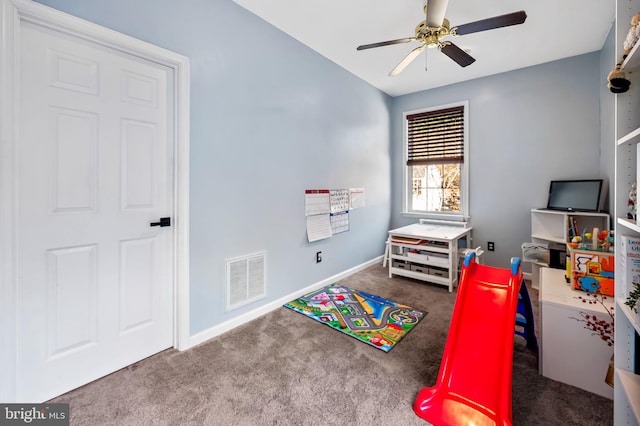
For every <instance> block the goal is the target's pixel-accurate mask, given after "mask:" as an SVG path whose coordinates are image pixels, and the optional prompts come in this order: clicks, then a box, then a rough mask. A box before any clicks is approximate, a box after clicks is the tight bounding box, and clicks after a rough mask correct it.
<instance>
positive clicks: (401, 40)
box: [356, 37, 416, 50]
mask: <svg viewBox="0 0 640 426" xmlns="http://www.w3.org/2000/svg"><path fill="white" fill-rule="evenodd" d="M415 39H416V38H415V37H407V38H399V39H397V40H388V41H379V42H378V43H371V44H363V45H361V46H358V47H357V48H356V50H364V49H372V48H374V47H382V46H391V45H392V44H400V43H409V42H410V41H414V40H415Z"/></svg>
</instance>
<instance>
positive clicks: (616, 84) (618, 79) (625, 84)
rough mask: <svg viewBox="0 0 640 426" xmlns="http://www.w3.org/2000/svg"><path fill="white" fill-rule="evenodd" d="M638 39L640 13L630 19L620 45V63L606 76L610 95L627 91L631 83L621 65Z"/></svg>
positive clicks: (639, 35)
mask: <svg viewBox="0 0 640 426" xmlns="http://www.w3.org/2000/svg"><path fill="white" fill-rule="evenodd" d="M639 37H640V13H638V14H636V15H633V17H632V18H631V27H630V28H629V31H628V32H627V37H626V38H625V40H624V42H623V43H622V49H623V50H622V61H620V62H618V63H617V64H616V66H615V68H614V69H613V70H612V71H611V72H610V73H609V75H608V76H607V80H608V83H607V87H608V88H609V91H610V92H611V93H624V92H626V91H627V90H629V87H630V86H631V82H630V81H629V80H628V79H627V77H626V75H625V73H624V71H622V64H623V61H624V60H625V58H626V57H627V55H629V53H631V50H633V47H634V46H635V45H636V43H637V42H638V38H639Z"/></svg>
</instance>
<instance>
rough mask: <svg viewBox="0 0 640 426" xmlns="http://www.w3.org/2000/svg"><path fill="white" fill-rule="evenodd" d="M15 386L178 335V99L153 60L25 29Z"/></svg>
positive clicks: (83, 369) (45, 382)
mask: <svg viewBox="0 0 640 426" xmlns="http://www.w3.org/2000/svg"><path fill="white" fill-rule="evenodd" d="M20 36H21V38H20V40H21V44H22V45H21V58H20V76H21V77H20V83H21V84H20V88H19V89H20V99H21V104H20V126H19V134H20V142H19V145H18V221H17V222H18V231H17V234H18V243H17V247H18V248H17V253H18V259H19V260H18V265H17V275H18V283H17V297H18V308H17V311H18V336H19V337H18V361H17V364H18V371H17V376H18V379H17V382H18V398H19V400H21V401H30V402H34V401H44V400H46V399H49V398H51V397H53V396H56V395H59V394H61V393H64V392H66V391H68V390H70V389H73V388H75V387H77V386H80V385H83V384H85V383H87V382H89V381H92V380H95V379H96V378H99V377H101V376H103V375H105V374H108V373H110V372H113V371H115V370H117V369H120V368H122V367H124V366H126V365H129V364H131V363H133V362H136V361H138V360H140V359H142V358H145V357H147V356H150V355H152V354H154V353H157V352H159V351H161V350H163V349H166V348H168V347H171V346H172V343H173V297H174V296H173V275H174V273H173V257H172V253H173V244H174V242H173V233H172V232H171V228H160V227H150V226H149V223H150V222H155V221H157V220H158V219H159V218H160V217H162V216H171V215H172V211H173V177H172V172H171V171H172V166H173V144H174V142H173V139H172V132H171V127H170V126H171V125H170V123H171V122H172V117H171V114H172V111H173V108H172V107H171V106H170V105H169V104H168V100H169V99H170V98H169V97H168V96H167V93H168V92H169V91H170V87H169V81H170V78H169V71H168V70H167V69H166V68H164V67H163V66H161V65H158V64H156V63H152V62H148V61H145V60H143V59H140V58H137V57H135V56H132V55H127V54H124V53H122V52H118V51H115V50H110V49H108V48H106V47H104V46H101V45H97V44H92V43H91V42H88V41H86V40H82V39H75V38H73V37H72V36H70V35H67V34H63V33H58V32H55V31H53V30H50V29H45V28H42V27H39V26H36V25H33V24H29V23H23V25H22V27H21V34H20Z"/></svg>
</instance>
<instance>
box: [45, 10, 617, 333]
mask: <svg viewBox="0 0 640 426" xmlns="http://www.w3.org/2000/svg"><path fill="white" fill-rule="evenodd" d="M38 1H39V2H40V3H43V4H47V5H50V6H52V7H55V8H57V9H60V10H63V11H66V12H68V13H71V14H73V15H76V16H79V17H82V18H84V19H87V20H90V21H93V22H96V23H98V24H101V25H104V26H106V27H109V28H112V29H115V30H117V31H120V32H123V33H125V34H128V35H131V36H134V37H137V38H140V39H142V40H145V41H148V42H151V43H153V44H156V45H159V46H162V47H164V48H167V49H170V50H173V51H175V52H178V53H180V54H183V55H185V56H188V57H189V58H190V60H191V89H192V90H191V205H190V208H191V247H190V249H191V268H190V272H191V331H192V333H197V332H199V331H202V330H205V329H207V328H209V327H212V326H215V325H217V324H220V323H221V322H223V321H225V320H228V319H232V318H233V317H235V316H237V315H239V314H242V313H245V312H247V311H249V310H252V309H254V308H256V307H258V306H260V305H261V304H262V303H265V302H269V301H271V300H275V299H278V298H280V297H282V296H284V295H287V294H290V293H292V292H294V291H296V290H299V289H301V288H304V287H306V286H308V285H310V284H313V283H315V282H318V281H321V280H323V279H325V278H327V277H330V276H332V275H335V274H337V273H340V272H342V271H344V270H346V269H349V268H351V267H353V266H356V265H358V264H361V263H362V262H365V261H367V260H370V259H372V258H374V257H375V256H378V255H380V254H382V250H383V248H384V247H383V244H384V239H385V237H386V231H387V230H388V229H389V228H390V227H397V226H401V225H404V224H408V223H411V222H415V221H416V219H415V218H405V217H403V216H402V215H401V208H402V193H401V188H402V182H401V179H402V169H403V165H402V113H403V112H404V111H408V110H414V109H420V108H426V107H430V106H437V105H442V104H447V103H451V102H455V101H460V100H468V101H469V108H470V132H471V135H470V164H471V166H470V173H471V199H470V202H471V208H470V213H471V221H472V225H473V226H474V242H475V244H476V245H480V244H481V245H483V246H485V247H486V242H487V241H495V242H496V251H495V252H493V253H487V254H486V257H485V262H486V263H488V264H491V265H495V266H503V267H506V266H508V262H509V258H510V257H511V256H520V254H521V251H520V245H521V244H522V243H523V242H525V241H528V240H529V239H530V232H531V231H530V210H531V209H532V208H537V207H543V206H544V205H545V203H546V196H547V189H548V182H549V180H551V179H556V178H581V177H594V176H603V177H610V176H613V172H612V170H613V164H612V158H613V153H612V151H611V152H609V148H608V147H607V145H606V144H607V143H608V142H607V141H605V140H604V139H605V138H609V136H610V135H609V133H610V132H609V130H607V129H609V127H607V126H609V125H611V126H612V123H610V122H609V125H607V124H606V123H607V122H606V120H607V117H608V114H610V112H609V108H612V103H611V102H608V100H607V99H608V98H607V99H604V98H603V99H601V97H603V95H604V94H603V90H602V87H603V75H602V74H603V69H609V68H610V66H611V64H609V59H608V56H610V54H607V53H606V49H605V50H603V52H602V53H598V52H596V53H591V54H587V55H581V56H578V57H573V58H568V59H565V60H561V61H556V62H551V63H547V64H542V65H538V66H534V67H530V68H526V69H522V70H516V71H512V72H508V73H504V74H500V75H496V76H491V77H486V78H481V79H477V80H473V81H469V82H465V83H461V84H456V85H451V86H447V87H442V88H438V89H433V90H429V91H425V92H420V93H415V94H411V95H406V96H400V97H396V98H390V97H388V96H386V95H384V94H382V93H381V92H379V91H378V90H376V89H374V88H373V87H371V86H369V85H368V84H366V83H364V82H362V81H361V80H359V79H357V78H356V77H354V76H353V75H351V74H349V73H348V72H346V71H344V70H343V69H342V68H340V67H338V66H337V65H335V64H334V63H332V62H330V61H328V60H326V59H325V58H323V57H321V56H320V55H318V54H317V53H315V52H313V51H312V50H310V49H308V48H307V47H305V46H303V45H302V44H300V43H298V42H297V41H295V40H294V39H292V38H290V37H289V36H287V35H285V34H283V33H282V32H280V31H279V30H277V29H275V28H274V27H272V26H270V25H269V24H266V23H265V22H263V21H262V20H261V19H259V18H257V17H255V16H254V15H252V14H250V13H249V12H247V11H245V10H244V9H242V8H240V7H239V6H237V5H236V4H235V3H233V2H232V1H230V0H190V1H182V2H179V3H178V2H175V1H172V0H153V1H151V0H111V1H108V2H107V1H103V0H84V1H77V0H38ZM607 43H611V46H610V47H609V48H610V49H613V46H612V45H613V41H611V42H607ZM608 45H609V44H607V46H608ZM607 49H608V48H607ZM605 63H606V65H603V64H605ZM606 72H607V73H608V71H606ZM605 75H606V74H605ZM425 77H426V78H428V74H427V75H426V76H425ZM601 119H602V120H603V126H601V125H600V121H601ZM601 139H602V141H601ZM601 150H602V155H601ZM240 158H241V160H240ZM610 179H611V180H612V178H610ZM611 185H612V183H611ZM348 187H364V188H365V189H366V191H367V193H366V204H367V205H366V207H365V208H363V209H359V210H353V211H352V212H351V230H350V231H349V232H347V233H344V234H340V235H337V236H335V237H333V238H331V239H329V240H324V241H321V242H316V243H312V244H309V243H308V242H307V241H306V235H305V220H304V196H303V195H304V194H303V193H304V190H305V189H307V188H348ZM262 250H265V251H267V256H268V269H267V270H268V276H267V280H268V282H267V285H268V297H267V299H266V300H263V301H260V302H256V303H254V304H251V305H248V306H246V307H244V308H241V309H239V310H236V311H233V312H230V313H225V312H224V296H225V293H224V280H225V276H224V272H225V271H224V260H225V259H227V258H231V257H235V256H240V255H244V254H250V253H254V252H256V251H262ZM316 251H322V252H323V254H324V261H323V262H322V263H321V264H316V263H315V252H316Z"/></svg>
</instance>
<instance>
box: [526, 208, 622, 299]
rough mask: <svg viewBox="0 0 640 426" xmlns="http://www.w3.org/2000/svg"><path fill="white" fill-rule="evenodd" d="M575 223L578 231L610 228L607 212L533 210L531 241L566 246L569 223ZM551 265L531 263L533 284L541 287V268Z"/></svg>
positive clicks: (535, 286)
mask: <svg viewBox="0 0 640 426" xmlns="http://www.w3.org/2000/svg"><path fill="white" fill-rule="evenodd" d="M570 222H571V223H575V227H576V229H577V230H578V233H582V231H583V230H585V229H586V230H588V232H591V231H592V230H593V228H598V229H599V230H604V229H607V230H608V229H610V223H609V215H608V214H607V213H589V212H564V211H558V210H543V209H533V210H531V242H532V243H536V244H551V245H553V244H554V243H555V244H557V245H560V246H562V247H564V245H565V244H566V243H567V242H568V239H569V223H570ZM544 266H549V265H547V264H545V263H535V262H534V263H533V264H532V265H531V285H532V286H533V288H540V286H539V281H540V268H541V267H544Z"/></svg>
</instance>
